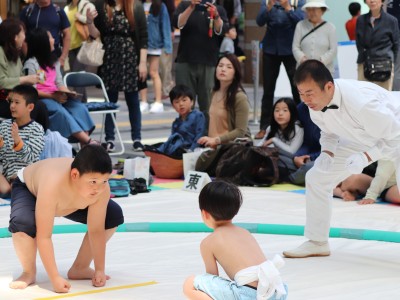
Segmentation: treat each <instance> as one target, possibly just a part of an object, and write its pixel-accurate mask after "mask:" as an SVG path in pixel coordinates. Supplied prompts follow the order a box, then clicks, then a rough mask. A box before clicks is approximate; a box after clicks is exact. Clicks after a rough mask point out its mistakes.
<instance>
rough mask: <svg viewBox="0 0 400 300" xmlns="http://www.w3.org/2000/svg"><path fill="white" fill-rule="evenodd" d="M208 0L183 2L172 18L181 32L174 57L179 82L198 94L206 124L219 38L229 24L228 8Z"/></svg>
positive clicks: (176, 78) (176, 77) (177, 82)
mask: <svg viewBox="0 0 400 300" xmlns="http://www.w3.org/2000/svg"><path fill="white" fill-rule="evenodd" d="M208 1H212V0H191V1H182V2H181V3H180V4H179V6H178V7H177V9H176V10H175V13H174V17H173V20H172V23H173V25H174V27H175V28H178V29H180V31H181V34H180V41H179V46H178V54H177V57H176V60H175V81H176V84H184V85H186V86H188V87H190V88H191V89H192V90H193V92H194V93H195V95H197V99H198V102H199V109H200V111H202V112H203V113H204V115H205V117H206V119H207V124H208V108H209V106H210V100H211V90H212V88H213V86H214V72H215V65H216V64H217V60H218V54H219V39H220V36H222V37H223V36H224V34H225V32H226V31H227V29H228V25H229V23H228V19H227V17H226V12H225V9H224V8H223V7H222V6H219V5H214V4H213V3H211V2H208Z"/></svg>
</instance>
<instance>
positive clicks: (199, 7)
mask: <svg viewBox="0 0 400 300" xmlns="http://www.w3.org/2000/svg"><path fill="white" fill-rule="evenodd" d="M206 3H211V4H214V3H215V0H201V3H200V4H197V5H196V10H199V11H206V10H207V5H206Z"/></svg>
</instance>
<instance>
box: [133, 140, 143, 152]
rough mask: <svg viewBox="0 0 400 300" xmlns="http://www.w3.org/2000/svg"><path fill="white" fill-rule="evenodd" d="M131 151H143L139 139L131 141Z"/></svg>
mask: <svg viewBox="0 0 400 300" xmlns="http://www.w3.org/2000/svg"><path fill="white" fill-rule="evenodd" d="M133 151H134V152H140V151H143V145H142V143H141V142H140V141H134V142H133Z"/></svg>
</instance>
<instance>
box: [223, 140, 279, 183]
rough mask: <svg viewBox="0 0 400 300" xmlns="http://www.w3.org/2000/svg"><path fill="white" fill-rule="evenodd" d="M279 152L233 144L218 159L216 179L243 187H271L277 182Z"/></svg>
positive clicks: (268, 148) (271, 149)
mask: <svg viewBox="0 0 400 300" xmlns="http://www.w3.org/2000/svg"><path fill="white" fill-rule="evenodd" d="M278 160H279V151H278V149H277V148H274V147H255V146H251V145H248V144H247V145H246V144H234V145H231V147H230V148H229V149H228V150H227V151H226V152H225V153H224V154H223V155H222V156H221V157H220V159H219V160H218V164H217V168H216V172H215V174H216V177H217V178H220V179H224V180H228V181H231V182H232V183H234V184H237V185H244V186H264V187H265V186H271V185H273V184H275V183H277V182H278V181H279V169H278Z"/></svg>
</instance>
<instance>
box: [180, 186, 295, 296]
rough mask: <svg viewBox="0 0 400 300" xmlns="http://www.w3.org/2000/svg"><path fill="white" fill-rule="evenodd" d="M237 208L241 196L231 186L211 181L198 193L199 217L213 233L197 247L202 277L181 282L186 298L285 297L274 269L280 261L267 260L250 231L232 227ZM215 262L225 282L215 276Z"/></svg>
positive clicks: (278, 276)
mask: <svg viewBox="0 0 400 300" xmlns="http://www.w3.org/2000/svg"><path fill="white" fill-rule="evenodd" d="M241 205H242V194H241V192H240V190H239V189H238V188H237V187H236V186H235V185H234V184H232V183H228V182H224V181H214V182H210V183H208V184H207V185H206V186H205V187H204V188H203V189H202V190H201V192H200V195H199V206H200V210H201V216H202V218H203V221H204V223H205V224H206V225H207V226H208V227H210V228H212V229H213V230H214V232H213V233H211V234H210V235H209V236H207V237H206V238H205V239H204V240H203V241H202V242H201V245H200V251H201V255H202V257H203V261H204V264H205V267H206V274H203V275H198V276H190V277H188V278H187V279H186V281H185V283H184V286H183V292H184V294H185V296H186V297H187V298H188V299H191V300H194V299H214V300H229V299H258V300H266V299H270V300H284V299H286V298H287V286H286V285H285V284H284V283H283V282H282V279H281V277H280V274H279V271H278V269H277V268H279V267H281V266H283V264H284V262H283V259H282V258H281V257H280V256H278V255H277V256H275V257H274V259H273V260H272V261H271V260H267V259H266V257H265V255H264V253H263V251H262V249H261V248H260V246H259V245H258V243H257V241H256V239H255V238H254V237H253V236H252V235H251V234H250V232H248V231H247V230H246V229H243V228H240V227H238V226H235V225H234V224H232V219H233V217H234V216H235V215H236V214H237V213H238V211H239V209H240V206H241ZM217 262H218V264H219V265H220V266H221V267H222V268H223V269H224V271H225V273H226V274H227V275H228V277H229V279H226V278H222V277H219V271H218V266H217Z"/></svg>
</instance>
